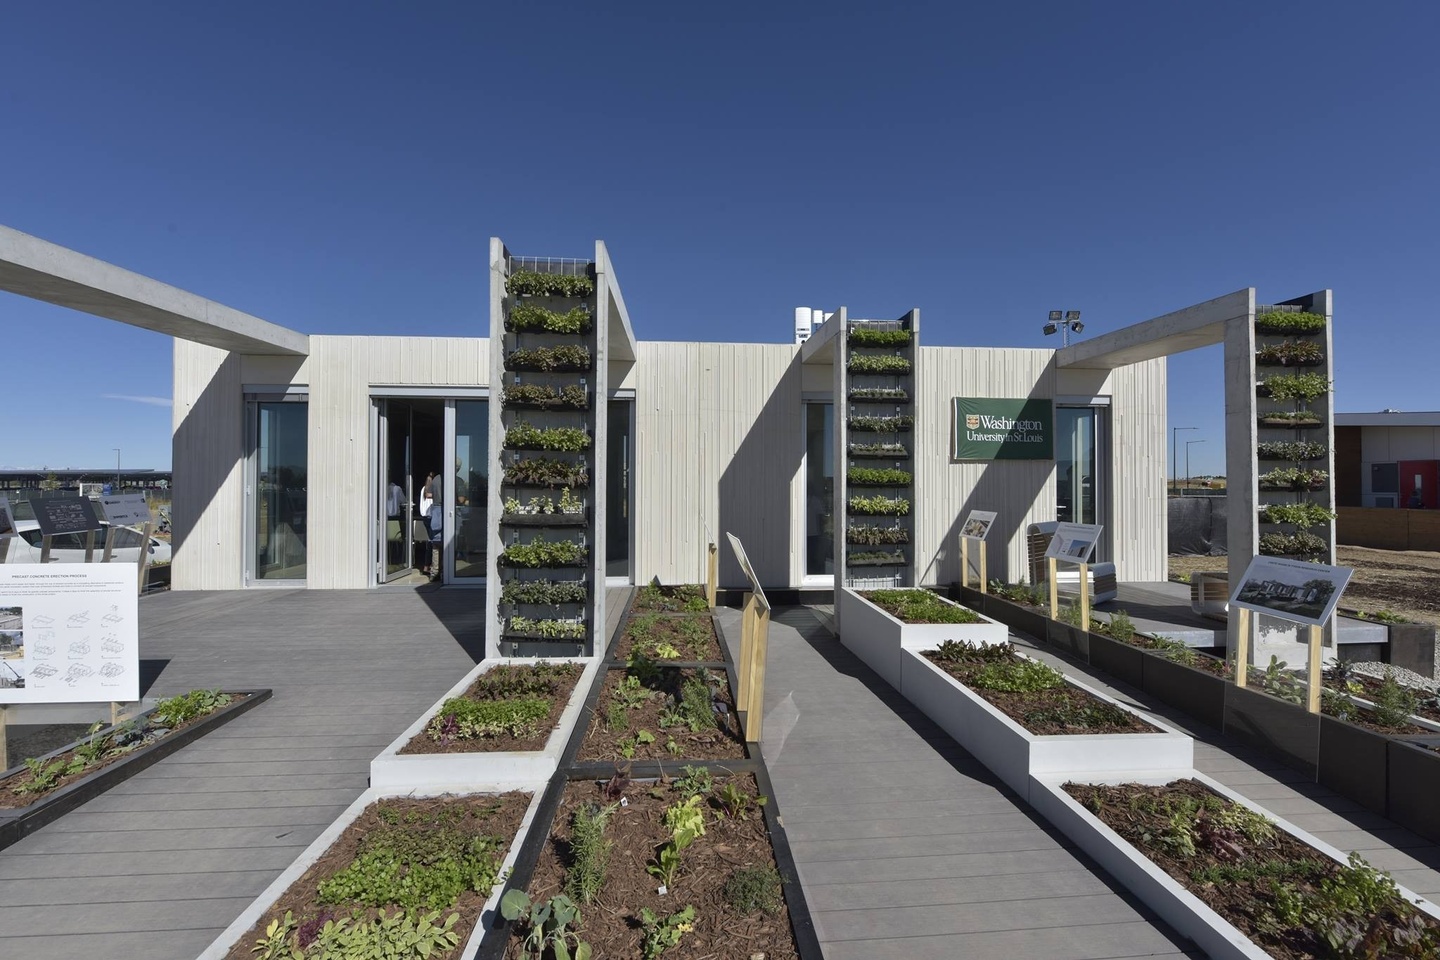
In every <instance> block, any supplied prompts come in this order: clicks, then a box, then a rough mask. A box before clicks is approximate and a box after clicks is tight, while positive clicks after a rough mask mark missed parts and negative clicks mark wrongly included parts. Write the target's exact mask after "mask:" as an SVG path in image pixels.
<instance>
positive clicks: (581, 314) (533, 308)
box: [505, 303, 595, 334]
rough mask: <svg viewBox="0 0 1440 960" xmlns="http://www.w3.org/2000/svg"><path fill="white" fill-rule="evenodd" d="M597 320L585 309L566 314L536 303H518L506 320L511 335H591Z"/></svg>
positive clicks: (569, 311) (579, 308) (506, 327)
mask: <svg viewBox="0 0 1440 960" xmlns="http://www.w3.org/2000/svg"><path fill="white" fill-rule="evenodd" d="M594 323H595V320H594V318H593V317H592V316H591V315H590V311H589V310H588V309H587V308H585V307H576V308H574V309H573V310H567V311H566V312H565V313H558V312H556V311H554V310H546V309H545V308H544V307H542V306H539V305H538V304H534V303H517V304H516V305H515V306H514V308H513V309H512V310H511V311H510V315H509V316H507V317H506V318H505V329H506V330H508V331H510V332H511V333H527V332H531V333H558V334H578V333H589V332H590V329H591V327H592V326H594Z"/></svg>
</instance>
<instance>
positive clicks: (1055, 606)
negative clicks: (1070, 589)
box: [1046, 557, 1060, 620]
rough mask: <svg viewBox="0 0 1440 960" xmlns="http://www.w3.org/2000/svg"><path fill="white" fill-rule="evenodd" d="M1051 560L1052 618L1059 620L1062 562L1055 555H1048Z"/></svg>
mask: <svg viewBox="0 0 1440 960" xmlns="http://www.w3.org/2000/svg"><path fill="white" fill-rule="evenodd" d="M1046 559H1047V560H1049V561H1050V564H1049V569H1050V619H1051V620H1058V619H1059V617H1058V616H1057V614H1058V613H1059V612H1060V583H1059V580H1060V564H1059V562H1058V561H1057V560H1056V559H1055V558H1054V557H1047V558H1046Z"/></svg>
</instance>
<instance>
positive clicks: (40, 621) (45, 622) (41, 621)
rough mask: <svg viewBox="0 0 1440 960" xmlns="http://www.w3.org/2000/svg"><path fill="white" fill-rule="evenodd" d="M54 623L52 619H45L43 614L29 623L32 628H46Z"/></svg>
mask: <svg viewBox="0 0 1440 960" xmlns="http://www.w3.org/2000/svg"><path fill="white" fill-rule="evenodd" d="M54 622H55V618H54V617H47V616H45V615H44V614H43V613H42V614H41V615H40V616H38V617H35V618H33V619H32V620H31V621H30V626H32V627H48V626H50V625H51V624H53V623H54Z"/></svg>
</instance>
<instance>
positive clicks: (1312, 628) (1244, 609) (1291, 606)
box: [1230, 557, 1355, 713]
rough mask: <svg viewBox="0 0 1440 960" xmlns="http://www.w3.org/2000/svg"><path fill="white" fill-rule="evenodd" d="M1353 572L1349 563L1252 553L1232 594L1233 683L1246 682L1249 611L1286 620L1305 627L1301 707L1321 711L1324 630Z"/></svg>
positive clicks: (1249, 627)
mask: <svg viewBox="0 0 1440 960" xmlns="http://www.w3.org/2000/svg"><path fill="white" fill-rule="evenodd" d="M1354 572H1355V571H1354V569H1353V568H1351V567H1332V566H1326V565H1325V564H1323V563H1307V562H1305V561H1303V560H1287V559H1286V558H1284V557H1255V558H1254V559H1253V560H1251V561H1250V565H1249V566H1248V567H1246V568H1245V574H1244V576H1242V577H1241V578H1240V583H1239V585H1238V586H1237V587H1236V588H1235V591H1234V593H1232V594H1231V596H1230V609H1231V610H1234V611H1236V613H1237V615H1238V621H1237V623H1236V633H1237V637H1238V640H1237V644H1236V648H1235V685H1236V686H1237V687H1243V686H1245V685H1246V680H1247V674H1248V672H1249V668H1250V632H1251V621H1252V619H1253V618H1252V616H1251V614H1252V613H1255V614H1261V613H1263V614H1266V615H1268V616H1272V617H1278V618H1279V619H1281V620H1288V621H1290V622H1291V623H1294V624H1297V625H1300V626H1304V627H1307V628H1308V631H1307V632H1308V634H1309V637H1308V648H1309V656H1308V657H1307V658H1306V659H1307V661H1308V662H1307V664H1306V683H1307V691H1308V695H1307V697H1306V704H1305V706H1306V709H1307V710H1309V711H1310V712H1311V713H1319V712H1320V691H1321V678H1320V672H1321V644H1322V642H1323V640H1324V628H1325V624H1327V623H1329V622H1330V618H1331V617H1333V616H1334V615H1335V607H1336V605H1337V604H1339V602H1340V595H1341V594H1342V593H1344V592H1345V587H1346V585H1348V584H1349V583H1350V577H1351V575H1352V574H1353V573H1354Z"/></svg>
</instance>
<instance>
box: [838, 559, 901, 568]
mask: <svg viewBox="0 0 1440 960" xmlns="http://www.w3.org/2000/svg"><path fill="white" fill-rule="evenodd" d="M909 563H910V559H909V558H908V557H907V558H905V559H904V560H846V561H845V566H847V567H904V566H907V565H909Z"/></svg>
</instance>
